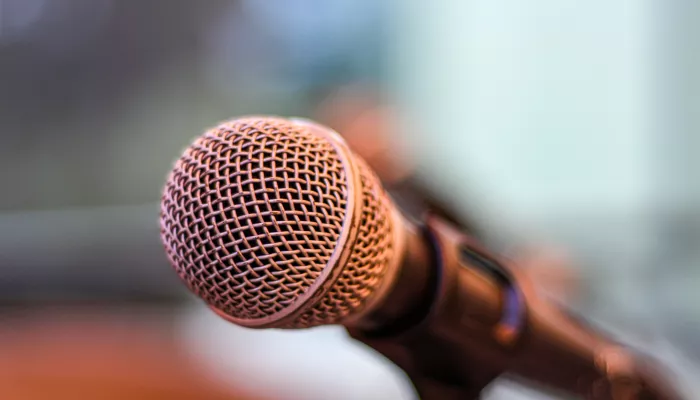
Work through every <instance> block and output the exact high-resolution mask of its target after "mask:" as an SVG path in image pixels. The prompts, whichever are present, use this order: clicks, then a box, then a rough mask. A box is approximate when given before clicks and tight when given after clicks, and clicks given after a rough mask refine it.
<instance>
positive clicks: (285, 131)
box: [160, 117, 399, 328]
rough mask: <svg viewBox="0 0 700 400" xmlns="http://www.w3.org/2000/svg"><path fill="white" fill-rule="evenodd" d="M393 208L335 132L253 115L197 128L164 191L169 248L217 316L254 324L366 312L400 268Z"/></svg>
mask: <svg viewBox="0 0 700 400" xmlns="http://www.w3.org/2000/svg"><path fill="white" fill-rule="evenodd" d="M394 218H395V214H394V207H393V205H392V203H391V201H390V199H389V198H388V196H387V195H386V193H385V191H384V190H383V188H382V187H381V185H380V183H379V181H378V179H377V177H376V176H375V175H374V173H373V172H372V171H371V170H370V169H369V168H368V167H367V166H366V164H365V163H364V161H363V160H362V159H360V158H359V157H357V156H355V155H354V154H353V153H352V152H351V151H350V150H349V149H348V148H347V146H346V145H345V143H344V141H343V140H342V139H341V138H340V136H339V135H338V134H336V133H335V132H333V131H332V130H331V129H329V128H327V127H324V126H321V125H318V124H315V123H313V122H310V121H303V120H289V119H283V118H277V117H246V118H240V119H235V120H232V121H228V122H225V123H222V124H220V125H219V126H217V127H215V128H213V129H211V130H209V131H207V132H206V133H204V134H203V135H202V136H200V137H199V138H197V139H196V140H195V141H194V142H193V143H192V144H191V145H190V146H189V147H188V148H187V149H186V150H185V152H184V153H183V154H182V156H181V157H180V158H179V159H178V160H177V161H176V163H175V166H174V168H173V170H172V171H171V173H170V175H169V177H168V180H167V183H166V185H165V189H164V191H163V196H162V201H161V215H160V226H161V238H162V241H163V244H164V245H165V250H166V253H167V256H168V259H169V261H170V263H171V264H172V266H173V267H174V268H175V271H176V272H177V273H178V275H179V276H180V278H182V280H183V281H184V282H185V283H186V284H187V286H188V287H189V288H190V290H191V291H192V292H194V293H195V294H196V295H197V296H199V297H200V298H201V299H203V300H204V301H205V302H206V303H207V304H208V305H209V306H210V307H211V308H212V309H213V310H214V311H215V312H217V313H218V314H219V315H220V316H222V317H224V318H226V319H228V320H229V321H231V322H234V323H236V324H238V325H243V326H247V327H253V328H266V327H276V328H306V327H312V326H317V325H325V324H341V323H347V322H349V321H352V320H353V319H355V318H359V317H360V316H361V315H362V314H363V313H364V312H366V311H367V310H369V309H371V306H372V305H373V304H376V302H377V301H378V300H379V299H381V297H382V295H383V293H385V292H386V290H387V287H388V286H389V285H390V283H391V281H393V279H394V276H395V275H396V274H395V272H396V264H397V263H396V262H395V260H394V259H395V258H396V257H393V255H394V254H395V252H396V251H397V243H399V241H398V238H397V236H396V235H397V234H398V231H399V229H395V227H394Z"/></svg>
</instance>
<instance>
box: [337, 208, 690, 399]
mask: <svg viewBox="0 0 700 400" xmlns="http://www.w3.org/2000/svg"><path fill="white" fill-rule="evenodd" d="M413 235H418V236H413ZM409 236H412V238H411V239H410V241H411V242H412V243H411V244H410V245H407V246H406V247H405V249H406V252H405V253H404V261H403V263H402V267H401V268H400V269H401V271H403V272H402V273H401V274H400V275H399V277H398V279H397V281H396V284H395V286H394V289H393V292H392V294H390V295H389V296H388V297H387V300H386V302H385V303H384V304H383V305H382V306H380V307H378V308H377V309H376V310H375V311H374V312H373V313H370V314H369V315H366V316H365V317H364V320H363V321H358V323H357V324H356V326H349V327H347V330H348V332H349V334H350V336H351V337H353V338H354V339H356V340H359V341H361V342H363V343H365V344H366V345H368V346H370V347H372V348H374V349H375V350H377V351H378V352H380V353H381V354H383V355H384V356H386V357H387V358H389V359H390V360H391V361H392V362H394V363H395V364H397V365H398V366H400V367H401V368H402V369H403V370H404V371H405V372H406V373H407V375H408V376H409V377H410V379H411V381H412V382H413V383H414V385H415V387H416V390H417V391H418V393H419V395H420V397H421V398H422V399H472V398H478V397H479V395H480V393H481V392H482V391H483V389H484V388H486V387H487V386H488V385H489V383H491V382H492V381H493V380H494V379H496V378H497V377H499V376H501V375H502V374H504V373H506V374H508V375H509V376H510V377H511V378H512V379H515V380H520V381H523V382H524V383H526V384H530V385H533V384H534V385H536V386H541V387H542V388H544V389H547V390H549V391H553V392H555V393H559V394H561V395H562V396H566V395H569V396H571V395H575V396H579V397H581V398H585V399H614V400H618V399H619V400H622V399H668V400H670V399H681V396H680V394H679V393H678V392H677V391H676V390H675V388H674V387H673V386H672V385H671V384H670V382H669V381H667V380H666V379H665V378H664V375H663V373H664V371H663V370H662V369H661V366H660V365H658V364H656V362H655V361H654V360H651V359H647V358H643V357H642V356H641V355H637V354H633V352H632V351H630V350H629V349H627V348H625V347H624V346H623V345H621V344H618V343H616V342H614V341H613V340H611V339H610V338H607V337H606V336H604V335H602V334H599V333H597V332H596V331H595V330H594V329H592V328H591V327H589V326H586V325H585V324H584V323H582V322H581V321H579V320H578V319H577V318H574V317H573V316H572V315H570V314H568V313H567V312H565V311H564V310H562V309H559V308H557V307H556V306H554V305H553V304H551V303H548V302H547V301H545V300H543V299H541V298H540V297H539V296H538V294H537V293H536V291H535V289H534V285H533V284H532V283H531V282H530V281H529V279H528V277H527V275H526V274H524V273H521V272H520V271H518V268H517V265H513V264H511V263H509V262H508V261H506V260H499V259H498V258H497V257H495V256H493V255H491V254H489V253H488V252H487V250H486V249H484V248H483V247H482V246H481V245H480V244H479V243H478V242H477V241H475V240H474V239H473V238H471V237H469V236H467V235H465V234H463V233H462V232H460V231H459V230H457V229H456V228H455V227H454V226H452V225H451V224H450V223H448V222H446V221H444V220H442V219H440V218H439V217H429V218H428V219H427V221H426V224H425V228H424V231H423V232H422V234H419V233H414V234H412V235H409ZM419 241H420V242H422V243H423V246H421V245H418V244H417V243H418V242H419ZM426 254H427V255H428V256H427V259H426ZM417 260H418V262H417ZM426 261H427V262H426ZM421 269H422V270H423V271H421V272H418V271H416V270H421ZM416 276H424V277H425V278H426V279H424V280H422V281H421V283H422V286H421V287H417V286H416V280H414V277H416ZM402 299H414V304H412V305H411V303H410V302H408V301H406V300H402ZM394 302H396V303H399V304H409V306H408V307H406V308H404V309H403V310H402V312H403V314H401V313H397V312H396V310H397V306H396V304H395V303H394Z"/></svg>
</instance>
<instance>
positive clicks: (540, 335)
mask: <svg viewBox="0 0 700 400" xmlns="http://www.w3.org/2000/svg"><path fill="white" fill-rule="evenodd" d="M160 225H161V238H162V241H163V243H164V247H165V250H166V254H167V257H168V259H169V261H170V263H171V264H172V266H173V267H174V269H175V271H176V272H177V274H178V275H179V276H180V278H181V279H182V280H183V281H184V283H185V284H186V285H187V286H188V287H189V289H190V290H191V291H192V292H194V293H195V294H196V295H197V296H198V297H200V298H201V299H202V300H204V301H205V303H206V304H207V305H208V306H209V307H210V308H211V309H212V310H213V311H214V312H216V313H217V314H218V315H220V316H221V317H223V318H225V319H227V320H228V321H230V322H233V323H235V324H238V325H241V326H245V327H249V328H283V329H298V328H311V327H314V326H319V325H330V324H339V325H343V326H344V327H345V328H346V329H347V330H348V332H349V334H350V335H351V336H352V337H353V338H355V339H357V340H360V341H362V342H364V343H365V344H367V345H369V346H370V347H372V348H374V349H375V350H377V351H379V352H380V353H382V354H384V355H385V356H386V357H387V358H389V359H390V360H392V361H393V362H394V363H396V364H397V365H398V366H399V367H401V368H402V369H403V370H404V371H405V372H406V373H407V375H408V376H409V378H410V379H411V380H412V382H413V383H414V386H415V387H416V390H417V391H418V393H419V395H420V396H421V397H422V398H424V399H433V398H435V399H465V398H476V397H478V396H479V393H480V392H481V391H482V390H483V389H484V388H485V387H486V386H487V385H488V384H489V383H490V382H491V381H493V380H494V379H495V378H497V377H498V376H500V375H501V374H503V373H508V374H512V375H513V376H514V377H515V378H516V379H523V380H525V381H526V382H528V383H531V384H539V385H544V386H546V387H548V388H549V389H550V390H554V391H559V392H560V393H567V394H569V395H579V396H583V397H586V398H594V399H678V398H680V396H679V395H678V394H677V393H676V392H675V391H674V389H673V388H672V387H671V385H670V384H669V383H668V382H666V381H665V380H664V379H663V378H662V375H661V373H660V371H659V370H658V366H656V365H655V364H654V363H653V362H651V360H647V359H643V358H641V357H638V356H636V355H634V354H632V352H631V351H629V350H627V349H626V348H624V347H623V346H621V345H618V344H617V343H615V342H613V341H612V340H611V339H609V338H607V337H605V336H604V335H602V334H599V333H597V332H595V331H594V330H593V329H591V328H589V327H587V326H585V324H582V323H581V322H580V321H578V320H577V319H576V318H573V317H572V316H571V315H569V314H567V313H565V312H562V311H561V310H559V309H558V308H556V307H554V305H553V304H551V303H548V302H546V301H544V300H543V299H541V298H539V297H538V296H537V294H536V292H535V290H534V288H533V285H532V284H531V283H530V282H529V281H528V279H527V277H526V276H525V275H524V274H521V273H520V272H519V271H518V269H517V266H513V264H512V263H511V262H509V261H507V260H501V259H499V258H498V257H496V256H494V255H491V254H490V253H489V252H488V251H487V250H486V249H484V248H483V247H482V246H481V245H480V244H479V243H477V242H476V240H474V239H473V238H471V237H469V236H467V235H465V234H463V233H461V232H459V231H458V229H456V228H454V227H453V226H451V225H450V224H449V223H447V222H445V221H442V220H440V218H435V217H428V218H427V220H426V222H425V223H424V224H423V225H418V224H417V223H414V222H412V221H409V220H407V218H405V217H404V216H402V214H401V213H400V212H399V211H398V209H397V208H396V207H395V206H394V204H393V202H392V200H391V199H390V198H389V196H388V195H387V194H386V192H385V191H384V189H383V188H382V186H381V184H380V182H379V179H378V178H377V176H376V175H375V174H374V173H373V172H372V171H371V170H370V169H369V167H368V166H367V165H366V163H365V162H364V161H363V160H362V159H361V158H360V157H358V156H356V155H355V154H354V153H353V152H352V150H351V149H349V148H348V146H347V145H346V144H345V142H344V140H343V139H342V138H341V137H340V135H338V134H337V133H336V132H334V131H332V130H331V129H330V128H327V127H325V126H322V125H320V124H317V123H315V122H312V121H308V120H302V119H285V118H280V117H265V116H251V117H244V118H240V119H235V120H232V121H228V122H225V123H222V124H220V125H219V126H217V127H215V128H212V129H210V130H208V131H207V132H205V133H204V134H203V135H202V136H200V137H198V138H197V139H195V140H194V142H193V143H192V144H191V145H190V146H189V147H188V148H187V149H186V150H185V151H184V153H183V154H182V156H181V157H180V158H179V159H178V160H177V161H176V163H175V165H174V168H173V169H172V171H171V172H170V175H169V177H168V179H167V183H166V185H165V188H164V191H163V195H162V201H161V218H160ZM645 396H646V397H645Z"/></svg>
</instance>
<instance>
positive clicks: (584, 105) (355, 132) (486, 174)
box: [0, 0, 700, 400]
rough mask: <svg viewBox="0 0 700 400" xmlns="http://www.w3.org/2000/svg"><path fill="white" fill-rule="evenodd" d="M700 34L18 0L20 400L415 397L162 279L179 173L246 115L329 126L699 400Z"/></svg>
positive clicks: (516, 18) (500, 13)
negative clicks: (215, 132) (217, 129)
mask: <svg viewBox="0 0 700 400" xmlns="http://www.w3.org/2000/svg"><path fill="white" fill-rule="evenodd" d="M699 21H700V3H696V2H689V1H675V0H669V1H664V2H655V1H649V0H641V1H639V0H621V1H616V2H610V1H604V0H589V1H586V2H580V1H573V0H536V1H528V2H517V1H504V0H495V1H494V0H488V1H487V0H469V1H463V0H434V1H431V2H426V1H416V0H383V1H377V0H322V1H321V0H294V1H290V0H285V1H281V0H267V1H255V0H236V1H223V0H209V1H202V2H194V1H175V0H143V1H138V2H136V1H130V2H127V1H116V0H62V1H49V0H0V306H1V307H0V320H1V321H2V323H0V338H2V340H0V352H1V353H2V354H3V356H2V357H0V391H1V392H2V393H4V395H3V397H4V398H8V399H20V400H25V399H27V400H34V399H46V398H51V399H63V398H66V399H68V398H70V399H83V398H84V399H113V398H114V399H122V398H132V399H161V398H168V399H178V398H183V399H189V398H197V399H253V398H255V399H328V398H336V399H413V398H415V394H414V392H413V390H412V388H411V387H410V384H409V383H408V381H407V380H406V378H405V377H403V375H402V374H401V373H400V371H399V370H397V369H396V368H394V367H392V366H391V365H389V364H388V363H387V362H386V361H384V360H383V359H381V358H380V357H378V356H376V355H374V354H373V353H372V352H370V351H369V350H367V349H365V348H363V347H362V346H360V345H357V344H354V343H352V342H351V341H350V340H349V339H348V338H347V337H346V335H345V334H344V332H343V331H342V329H340V328H335V327H328V328H318V329H314V330H311V331H304V332H276V331H272V332H268V331H249V330H245V329H243V328H238V327H235V326H233V325H231V324H227V323H226V322H224V321H221V320H219V319H218V318H217V317H215V316H214V315H213V313H211V312H209V311H208V310H207V309H205V307H204V305H203V304H201V303H200V302H198V301H196V300H194V299H193V298H192V297H191V296H190V295H188V294H187V292H186V290H185V288H184V286H183V285H181V284H180V283H179V281H178V279H177V277H176V276H175V274H174V273H173V272H172V271H171V269H170V267H169V266H168V265H167V262H166V259H165V256H164V252H163V249H162V247H161V244H160V240H159V233H158V208H159V207H158V203H159V198H160V190H161V188H162V185H163V183H164V181H165V176H166V173H167V172H168V170H169V169H170V167H171V165H172V162H173V161H174V160H175V158H176V157H177V156H178V155H179V154H180V153H181V151H182V150H183V149H184V147H185V146H186V145H187V144H189V142H190V141H191V140H192V139H193V138H194V137H195V136H197V135H199V134H200V133H201V132H203V130H204V129H205V128H207V127H211V126H213V125H215V124H217V123H218V122H219V121H221V120H224V119H228V118H231V117H235V116H239V115H243V114H249V113H254V114H278V115H284V116H292V115H293V116H304V117H310V118H314V119H317V120H319V121H321V122H324V123H326V124H328V125H330V126H331V127H333V128H335V129H336V130H338V131H339V132H340V133H341V134H343V135H345V136H346V137H347V138H348V141H349V142H350V143H351V144H352V145H353V146H354V147H355V148H356V150H357V151H358V152H359V153H362V154H363V155H365V157H366V158H367V159H368V160H369V161H370V162H371V163H372V164H373V166H374V167H375V168H376V169H377V170H378V171H379V172H380V174H381V175H382V178H383V179H384V180H385V182H386V183H387V186H388V187H390V188H392V189H395V190H394V191H393V192H394V193H396V194H397V197H401V194H402V193H403V194H404V195H406V197H411V196H416V194H418V195H417V196H416V197H418V198H419V199H418V200H417V201H419V202H434V203H435V204H439V205H440V207H444V208H445V209H449V210H450V211H449V212H450V213H451V214H452V215H454V216H455V218H456V219H458V220H460V221H465V222H464V225H465V227H466V226H467V225H468V226H469V228H470V229H472V228H473V231H474V232H478V235H479V236H480V237H481V238H482V239H483V240H484V241H486V242H487V243H489V245H491V246H492V247H493V248H494V249H497V250H498V251H501V252H504V253H507V254H509V255H512V256H513V257H514V258H516V259H517V258H518V257H524V258H527V259H528V260H530V261H532V260H540V261H538V262H527V263H523V264H527V265H530V266H531V268H532V274H533V276H534V277H535V279H538V280H539V281H540V282H541V283H542V287H543V289H544V290H548V291H549V293H550V294H551V295H552V296H553V297H554V298H556V299H557V300H559V301H563V302H565V303H567V304H568V305H569V306H570V307H572V308H574V309H576V310H577V311H579V312H581V313H583V314H585V315H586V316H587V317H589V318H590V319H591V321H592V322H594V323H595V324H599V325H600V326H603V327H605V328H606V329H608V330H610V331H612V332H615V333H617V334H619V335H620V337H622V338H624V339H625V340H626V341H627V342H629V343H631V344H633V345H635V346H639V347H640V348H642V349H644V350H645V351H647V352H650V353H652V354H654V355H656V356H657V357H659V358H661V359H662V360H664V361H666V363H667V364H669V365H670V366H671V367H672V368H673V369H674V371H675V372H674V373H675V374H676V376H677V377H678V378H679V380H681V381H683V382H684V384H685V385H689V387H690V390H691V392H693V393H700V386H697V385H698V383H697V380H694V379H692V377H693V376H695V374H697V365H698V364H699V363H700V302H699V301H698V300H700V299H699V298H698V292H697V291H696V290H697V289H696V288H697V286H698V284H700V265H699V264H700V246H698V244H700V215H699V214H698V210H700V208H699V205H700V180H699V179H697V176H696V174H695V171H696V170H697V169H698V168H699V167H700V161H698V160H700V134H698V130H699V129H700V114H699V113H698V111H699V110H700V23H698V22H699ZM421 196H422V197H421ZM426 196H427V197H430V199H428V200H426V198H425V197H426ZM412 201H413V203H415V202H416V200H415V199H413V200H412ZM408 203H411V201H408ZM409 207H410V204H409ZM467 221H468V222H467ZM465 229H466V228H465ZM692 385H696V386H695V387H694V389H693V386H692ZM178 396H179V397H178ZM488 398H499V399H500V398H503V399H519V398H523V399H537V398H546V397H544V396H543V395H541V394H538V393H535V392H532V391H529V390H527V389H525V388H522V387H516V386H513V385H512V384H508V383H506V382H498V383H497V384H496V385H494V388H493V389H492V391H491V394H490V396H489V397H488Z"/></svg>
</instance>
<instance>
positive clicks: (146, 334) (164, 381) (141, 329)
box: [0, 310, 255, 400]
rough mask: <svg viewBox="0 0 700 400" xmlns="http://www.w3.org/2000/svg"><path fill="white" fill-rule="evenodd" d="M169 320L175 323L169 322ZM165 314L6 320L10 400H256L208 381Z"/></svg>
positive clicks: (3, 345)
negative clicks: (177, 337)
mask: <svg viewBox="0 0 700 400" xmlns="http://www.w3.org/2000/svg"><path fill="white" fill-rule="evenodd" d="M165 320H167V318H166V319H165ZM174 332H175V331H174V329H173V325H172V324H170V323H168V322H167V321H163V318H160V317H158V316H156V317H152V316H151V317H149V316H140V317H136V318H135V317H133V316H125V315H124V313H120V315H114V314H111V313H105V312H100V311H96V310H93V311H88V312H86V311H84V310H81V311H75V310H68V311H66V310H60V311H57V310H52V311H46V310H45V311H41V312H31V313H24V312H23V313H22V315H17V314H16V313H14V314H13V315H10V316H7V315H2V316H1V318H0V355H1V356H0V393H1V394H2V395H1V397H2V399H6V400H45V399H46V400H64V399H65V400H81V399H86V400H88V399H89V400H125V399H131V400H156V399H167V400H181V399H182V400H184V399H198V400H199V399H201V400H234V399H235V400H243V399H245V400H248V399H253V398H255V397H253V396H251V395H249V394H246V393H244V392H243V391H242V390H241V391H240V392H238V391H236V390H235V384H234V382H235V378H234V377H232V381H231V382H227V383H226V384H224V383H222V382H216V381H214V380H212V379H209V378H207V374H206V372H205V369H204V368H202V366H201V365H198V363H197V362H196V361H195V360H194V359H193V358H192V357H191V356H190V355H188V354H187V351H186V349H184V348H183V347H182V346H181V345H180V343H179V342H178V341H177V340H176V335H175V334H174Z"/></svg>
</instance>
